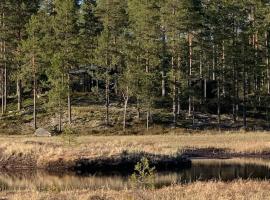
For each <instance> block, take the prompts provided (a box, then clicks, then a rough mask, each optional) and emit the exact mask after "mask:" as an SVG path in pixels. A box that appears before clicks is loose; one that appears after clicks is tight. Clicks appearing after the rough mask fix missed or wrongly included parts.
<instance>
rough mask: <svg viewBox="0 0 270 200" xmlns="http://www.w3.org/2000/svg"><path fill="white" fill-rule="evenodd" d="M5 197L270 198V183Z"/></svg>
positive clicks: (132, 199)
mask: <svg viewBox="0 0 270 200" xmlns="http://www.w3.org/2000/svg"><path fill="white" fill-rule="evenodd" d="M0 197H1V198H2V199H8V200H23V199H29V200H41V199H42V200H47V199H48V200H49V199H57V200H58V199H59V200H60V199H61V200H62V199H65V200H75V199H76V200H77V199H80V200H145V199H149V200H153V199H155V200H180V199H185V200H225V199H226V200H227V199H237V200H238V199H239V200H240V199H241V200H242V199H249V200H261V199H265V200H266V199H270V184H269V182H267V181H263V182H257V181H241V180H239V181H236V182H230V183H224V182H206V183H205V182H196V183H192V184H189V185H182V186H171V187H167V188H163V189H159V190H136V191H131V190H125V191H112V190H110V189H104V190H98V191H89V190H74V191H73V190H69V191H63V192H57V191H54V190H53V189H52V190H51V191H35V190H33V191H21V192H20V191H16V192H12V191H10V192H2V193H0Z"/></svg>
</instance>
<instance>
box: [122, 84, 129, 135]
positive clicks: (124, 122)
mask: <svg viewBox="0 0 270 200" xmlns="http://www.w3.org/2000/svg"><path fill="white" fill-rule="evenodd" d="M128 90H129V88H128V87H127V94H126V95H123V96H124V101H125V102H124V116H123V131H126V116H127V106H128V100H129V96H128V93H129V91H128Z"/></svg>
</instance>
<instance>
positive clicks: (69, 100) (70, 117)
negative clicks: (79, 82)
mask: <svg viewBox="0 0 270 200" xmlns="http://www.w3.org/2000/svg"><path fill="white" fill-rule="evenodd" d="M67 84H68V123H69V124H71V123H72V115H71V114H72V112H71V96H70V75H69V74H68V83H67Z"/></svg>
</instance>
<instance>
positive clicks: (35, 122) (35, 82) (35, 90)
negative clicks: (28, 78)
mask: <svg viewBox="0 0 270 200" xmlns="http://www.w3.org/2000/svg"><path fill="white" fill-rule="evenodd" d="M32 68H33V70H34V74H33V81H34V87H33V98H34V99H33V101H34V108H33V118H34V129H37V113H36V97H37V77H36V66H35V57H34V56H32Z"/></svg>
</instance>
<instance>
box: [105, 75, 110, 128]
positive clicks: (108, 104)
mask: <svg viewBox="0 0 270 200" xmlns="http://www.w3.org/2000/svg"><path fill="white" fill-rule="evenodd" d="M106 76H107V77H106V89H105V90H106V91H105V93H106V126H109V106H110V96H109V90H110V88H109V87H110V81H109V77H108V73H107V75H106Z"/></svg>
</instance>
